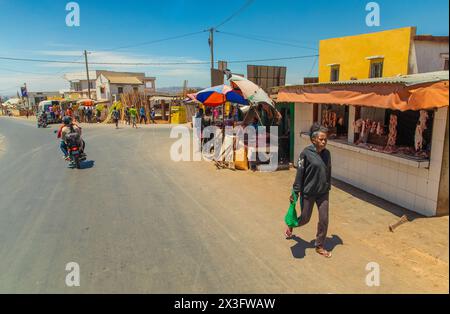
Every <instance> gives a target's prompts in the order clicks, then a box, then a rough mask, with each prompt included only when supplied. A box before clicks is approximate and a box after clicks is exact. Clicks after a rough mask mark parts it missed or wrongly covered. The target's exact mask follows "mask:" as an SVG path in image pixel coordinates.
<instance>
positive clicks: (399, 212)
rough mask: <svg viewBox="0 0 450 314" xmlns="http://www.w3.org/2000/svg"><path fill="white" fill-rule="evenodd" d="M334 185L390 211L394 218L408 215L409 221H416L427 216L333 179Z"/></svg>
mask: <svg viewBox="0 0 450 314" xmlns="http://www.w3.org/2000/svg"><path fill="white" fill-rule="evenodd" d="M332 184H333V186H335V187H337V188H338V189H340V190H342V191H344V192H346V193H348V194H350V195H352V196H353V197H356V198H358V199H360V200H363V201H364V202H367V203H370V204H372V205H374V206H376V207H379V208H381V209H383V210H385V211H388V212H390V213H391V214H393V215H394V216H397V217H399V218H400V217H402V216H403V215H406V216H407V217H408V220H409V221H414V220H416V219H420V218H425V216H422V215H420V214H417V213H415V212H413V211H410V210H408V209H405V208H403V207H400V206H398V205H395V204H393V203H391V202H389V201H386V200H384V199H382V198H380V197H378V196H376V195H373V194H370V193H368V192H366V191H363V190H360V189H358V188H357V187H354V186H351V185H350V184H347V183H345V182H342V181H339V180H336V179H333V180H332Z"/></svg>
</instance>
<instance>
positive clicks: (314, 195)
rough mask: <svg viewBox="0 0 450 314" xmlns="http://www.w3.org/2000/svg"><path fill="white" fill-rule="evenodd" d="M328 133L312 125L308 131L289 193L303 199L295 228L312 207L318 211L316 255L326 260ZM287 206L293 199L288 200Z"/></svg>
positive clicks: (303, 222)
mask: <svg viewBox="0 0 450 314" xmlns="http://www.w3.org/2000/svg"><path fill="white" fill-rule="evenodd" d="M327 134H328V129H326V128H325V127H323V126H321V125H319V124H314V125H313V126H312V127H311V132H310V138H311V142H312V145H310V146H308V147H306V148H305V149H304V150H303V152H302V153H301V154H300V158H299V160H298V168H297V175H296V177H295V182H294V185H293V191H294V193H296V194H297V195H299V194H300V197H301V198H302V199H303V208H302V212H301V216H300V218H299V220H298V226H299V227H301V226H304V225H306V224H307V223H308V222H309V221H310V219H311V214H312V210H313V207H314V204H316V205H317V207H318V210H319V224H318V226H317V237H316V244H315V247H316V252H317V253H318V254H320V255H322V256H324V257H327V258H330V257H331V253H330V252H328V251H327V250H325V248H324V244H325V239H326V237H327V232H328V209H329V195H330V190H331V154H330V151H329V150H328V149H326V146H327V140H328V138H327V137H328V135H327ZM290 201H291V203H293V202H294V197H293V196H292V195H291V197H290ZM285 236H286V238H290V237H292V228H288V229H287V230H286V232H285Z"/></svg>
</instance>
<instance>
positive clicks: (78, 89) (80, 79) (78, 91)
mask: <svg viewBox="0 0 450 314" xmlns="http://www.w3.org/2000/svg"><path fill="white" fill-rule="evenodd" d="M97 72H98V71H89V83H88V80H87V74H86V71H85V72H77V73H66V74H65V75H64V78H65V79H66V80H67V81H69V84H70V90H69V95H70V97H71V98H74V99H78V98H89V87H90V89H91V98H92V99H96V98H97V97H96V96H97V95H96V86H95V81H96V80H97V75H98V73H97Z"/></svg>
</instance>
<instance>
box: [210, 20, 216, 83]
mask: <svg viewBox="0 0 450 314" xmlns="http://www.w3.org/2000/svg"><path fill="white" fill-rule="evenodd" d="M215 31H216V30H215V28H214V27H211V28H210V29H209V40H208V43H209V48H210V52H211V86H212V85H213V84H214V82H213V71H212V70H213V69H214V32H215Z"/></svg>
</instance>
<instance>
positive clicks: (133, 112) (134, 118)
mask: <svg viewBox="0 0 450 314" xmlns="http://www.w3.org/2000/svg"><path fill="white" fill-rule="evenodd" d="M137 116H138V113H137V110H136V108H135V107H134V106H131V108H130V117H131V123H132V127H133V128H136V129H137V125H136V122H137Z"/></svg>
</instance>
